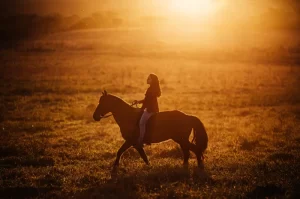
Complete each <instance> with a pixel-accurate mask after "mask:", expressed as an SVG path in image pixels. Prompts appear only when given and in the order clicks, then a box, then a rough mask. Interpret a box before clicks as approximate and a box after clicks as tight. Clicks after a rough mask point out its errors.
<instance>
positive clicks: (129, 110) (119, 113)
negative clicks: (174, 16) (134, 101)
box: [111, 97, 134, 127]
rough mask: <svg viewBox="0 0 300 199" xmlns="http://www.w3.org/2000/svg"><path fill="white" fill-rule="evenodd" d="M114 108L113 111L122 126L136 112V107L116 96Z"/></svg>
mask: <svg viewBox="0 0 300 199" xmlns="http://www.w3.org/2000/svg"><path fill="white" fill-rule="evenodd" d="M114 101H115V104H114V108H113V110H112V111H111V112H112V114H113V116H114V118H115V120H116V122H117V123H118V125H119V126H120V127H121V126H122V124H124V123H127V122H126V119H127V118H129V117H131V116H132V115H133V113H134V108H133V107H131V106H130V105H128V104H127V103H126V102H124V101H123V100H122V99H120V98H117V97H115V99H114Z"/></svg>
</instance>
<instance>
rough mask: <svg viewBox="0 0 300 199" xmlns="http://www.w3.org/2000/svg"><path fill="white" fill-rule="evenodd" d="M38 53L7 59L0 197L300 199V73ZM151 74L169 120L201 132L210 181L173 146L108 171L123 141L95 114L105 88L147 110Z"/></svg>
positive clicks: (179, 60) (131, 154) (287, 68)
mask: <svg viewBox="0 0 300 199" xmlns="http://www.w3.org/2000/svg"><path fill="white" fill-rule="evenodd" d="M41 43H42V41H41V42H40V43H38V47H29V48H27V49H26V50H24V48H23V49H21V50H6V51H3V53H1V55H0V57H1V65H2V66H1V70H2V71H1V73H2V75H1V90H0V92H1V97H0V101H1V105H0V106H1V107H0V108H1V112H0V121H1V123H0V127H1V133H0V137H1V139H0V173H1V175H0V176H1V177H0V197H1V198H2V197H4V198H5V197H12V198H53V197H61V198H63V197H76V198H93V197H95V198H199V197H200V198H201V197H202V198H221V197H222V198H223V197H225V198H240V197H241V198H248V197H249V198H265V197H269V198H297V197H298V198H299V195H300V192H299V188H300V184H299V180H300V179H299V176H300V154H299V149H300V135H299V130H300V96H299V93H300V92H299V85H300V67H298V66H294V65H283V64H273V63H272V64H267V63H263V64H259V63H253V62H251V63H247V62H234V61H231V62H218V61H216V62H213V61H211V62H208V61H206V62H202V61H201V59H196V58H193V59H188V58H186V57H172V56H166V57H161V56H149V55H145V54H143V53H142V52H140V53H141V54H140V55H139V54H137V53H135V54H130V56H126V54H125V55H124V54H122V53H120V54H118V53H115V52H111V53H109V50H108V51H107V52H103V51H101V52H98V51H97V50H94V49H90V48H89V46H86V47H85V46H80V47H78V46H76V45H71V44H68V47H70V46H71V47H70V49H67V48H63V49H61V48H58V47H57V45H58V44H55V45H56V46H55V48H52V47H51V48H50V49H49V48H47V47H48V46H49V45H51V43H43V44H41ZM40 46H44V48H40ZM45 46H46V47H45ZM122 52H123V51H122ZM151 72H154V73H156V74H157V75H158V77H159V78H160V83H161V88H162V96H161V97H160V98H159V106H160V109H161V111H164V110H174V109H178V110H181V111H183V112H185V113H187V114H192V115H196V116H197V117H199V118H200V120H201V121H202V122H203V124H204V126H205V128H206V130H207V133H208V138H209V142H208V148H207V150H206V152H205V161H204V165H205V168H204V170H200V169H198V168H197V164H196V159H195V156H194V154H192V153H191V159H190V160H189V163H190V164H189V167H183V166H182V163H183V155H182V152H181V150H180V147H179V146H178V145H177V144H176V143H174V142H173V141H167V142H164V143H161V144H153V145H151V146H146V147H145V151H146V154H147V155H148V157H149V160H150V163H151V165H150V166H147V165H145V164H144V162H143V161H142V159H141V158H140V157H139V155H138V153H137V151H135V150H134V149H133V148H131V149H129V150H128V151H127V152H125V153H124V155H123V156H122V159H121V162H120V166H119V168H118V170H117V171H116V172H112V170H111V169H112V164H113V161H114V159H115V157H116V152H117V150H118V149H119V147H120V146H121V145H122V143H123V142H124V140H123V138H122V137H121V134H120V131H119V128H118V126H117V124H116V123H115V121H114V120H113V118H107V119H103V120H101V121H100V122H95V121H93V119H92V114H93V112H94V110H95V107H96V106H97V104H98V100H99V97H100V95H101V91H102V90H103V89H106V90H107V91H108V93H111V94H114V95H117V96H119V97H121V98H123V99H124V100H125V101H127V102H128V103H130V102H132V101H133V100H135V99H142V98H143V96H144V92H145V90H146V89H147V84H146V79H147V75H148V74H149V73H151Z"/></svg>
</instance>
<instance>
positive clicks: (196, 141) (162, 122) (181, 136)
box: [93, 91, 208, 168]
mask: <svg viewBox="0 0 300 199" xmlns="http://www.w3.org/2000/svg"><path fill="white" fill-rule="evenodd" d="M109 112H110V113H111V114H112V116H113V117H114V119H115V121H116V123H117V124H118V125H119V127H120V131H121V134H122V137H123V138H124V140H125V142H124V144H123V145H122V146H121V147H120V149H119V150H118V152H117V157H116V160H115V162H114V166H113V167H114V168H116V167H118V166H119V161H120V157H121V156H122V154H123V153H124V152H125V151H126V150H127V149H129V148H130V147H134V148H135V149H136V150H137V151H138V153H139V154H140V156H141V158H142V159H143V160H144V162H145V163H146V164H147V165H149V161H148V158H147V155H146V154H145V151H144V149H143V147H142V146H140V145H137V140H138V137H139V127H138V125H137V124H138V121H139V119H140V116H141V109H140V108H135V107H133V106H132V105H129V104H128V103H126V102H125V101H124V100H122V99H121V98H119V97H117V96H114V95H111V94H108V93H107V92H106V91H104V92H102V96H101V97H100V100H99V104H98V106H97V107H96V109H95V111H94V114H93V118H94V120H95V121H100V120H101V119H102V118H105V117H107V116H105V115H106V114H107V113H109ZM192 129H193V130H194V131H193V132H194V138H193V140H192V142H190V141H189V136H190V134H191V131H192ZM169 139H172V140H173V141H175V142H176V143H178V144H179V145H180V147H181V149H182V151H183V156H184V157H183V159H184V160H183V164H184V165H188V160H189V156H190V152H189V151H190V150H191V151H192V152H194V153H195V155H196V157H197V162H198V167H199V168H204V166H203V160H204V156H203V153H204V151H205V149H206V148H207V143H208V136H207V133H206V130H205V128H204V125H203V123H202V122H201V121H200V120H199V118H197V117H196V116H192V115H187V114H185V113H183V112H181V111H178V110H173V111H164V112H159V113H155V114H154V115H153V116H151V117H150V118H149V120H148V122H147V125H146V133H145V137H144V143H147V144H151V143H159V142H163V141H166V140H169Z"/></svg>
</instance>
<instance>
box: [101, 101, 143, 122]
mask: <svg viewBox="0 0 300 199" xmlns="http://www.w3.org/2000/svg"><path fill="white" fill-rule="evenodd" d="M134 105H135V107H136V108H137V107H138V106H137V103H133V102H132V103H131V105H130V106H131V107H133V106H134ZM110 116H113V114H109V115H104V116H102V115H100V119H102V118H108V117H110Z"/></svg>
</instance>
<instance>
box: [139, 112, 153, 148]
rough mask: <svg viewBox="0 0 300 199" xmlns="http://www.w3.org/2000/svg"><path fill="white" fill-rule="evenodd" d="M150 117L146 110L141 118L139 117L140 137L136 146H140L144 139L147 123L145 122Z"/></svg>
mask: <svg viewBox="0 0 300 199" xmlns="http://www.w3.org/2000/svg"><path fill="white" fill-rule="evenodd" d="M151 115H152V113H149V112H148V111H147V110H145V111H144V113H143V115H142V117H141V120H140V137H139V140H138V144H139V145H140V146H142V145H143V139H144V136H145V132H146V123H147V120H148V119H149V118H150V116H151Z"/></svg>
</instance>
